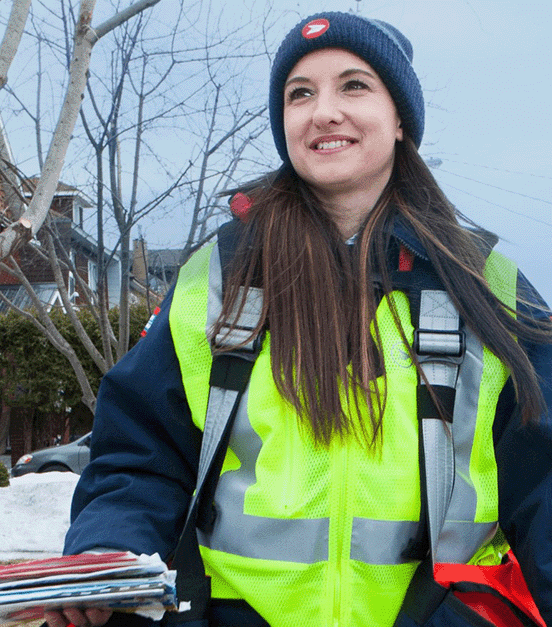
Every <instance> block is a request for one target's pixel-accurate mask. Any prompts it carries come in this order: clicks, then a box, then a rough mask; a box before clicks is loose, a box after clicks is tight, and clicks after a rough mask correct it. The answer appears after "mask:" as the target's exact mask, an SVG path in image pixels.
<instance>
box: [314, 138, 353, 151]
mask: <svg viewBox="0 0 552 627" xmlns="http://www.w3.org/2000/svg"><path fill="white" fill-rule="evenodd" d="M352 143H353V142H352V141H351V140H350V139H338V140H337V141H332V142H320V143H319V144H316V150H331V149H332V148H341V147H342V146H347V145H348V144H352Z"/></svg>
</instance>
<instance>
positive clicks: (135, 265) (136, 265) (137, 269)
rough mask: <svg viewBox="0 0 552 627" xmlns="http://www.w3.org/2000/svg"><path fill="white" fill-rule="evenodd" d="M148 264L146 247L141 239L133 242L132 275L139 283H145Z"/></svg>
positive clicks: (144, 241)
mask: <svg viewBox="0 0 552 627" xmlns="http://www.w3.org/2000/svg"><path fill="white" fill-rule="evenodd" d="M147 264H148V245H147V244H146V240H145V239H143V238H140V239H135V240H134V254H133V258H132V274H133V275H134V278H135V279H136V280H137V281H140V283H143V284H145V283H146V273H147Z"/></svg>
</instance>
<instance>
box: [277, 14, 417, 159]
mask: <svg viewBox="0 0 552 627" xmlns="http://www.w3.org/2000/svg"><path fill="white" fill-rule="evenodd" d="M321 48H343V49H345V50H349V51H350V52H352V53H354V54H356V55H357V56H359V57H360V58H361V59H364V61H366V63H368V64H369V65H371V66H372V67H373V68H374V70H375V71H376V72H377V73H378V75H379V77H380V78H381V80H382V81H383V82H384V84H385V86H386V87H387V89H388V90H389V93H390V94H391V97H392V98H393V101H394V102H395V106H396V107H397V112H398V114H399V117H400V119H401V122H402V126H403V129H404V131H405V132H406V133H407V134H408V135H409V136H410V138H411V139H412V141H413V142H414V143H415V144H416V146H418V147H419V146H420V144H421V142H422V136H423V134H424V97H423V94H422V88H421V86H420V82H419V81H418V77H417V76H416V74H415V72H414V69H413V68H412V56H413V54H412V45H411V43H410V42H409V41H408V39H407V38H406V37H405V36H404V35H403V34H402V33H401V32H399V31H398V30H397V29H396V28H395V27H394V26H391V24H387V23H386V22H382V21H380V20H372V19H367V18H364V17H360V16H358V15H354V14H352V13H340V12H328V13H317V14H316V15H311V16H310V17H307V18H306V19H304V20H302V21H301V22H299V24H297V26H295V28H293V29H292V30H291V31H290V32H289V33H288V34H287V35H286V37H285V39H284V41H283V42H282V43H281V45H280V48H279V49H278V52H277V53H276V57H275V58H274V63H273V65H272V71H271V74H270V92H269V102H268V106H269V111H270V124H271V126H272V134H273V136H274V142H275V144H276V148H277V150H278V153H279V154H280V157H282V159H283V161H284V163H285V164H289V163H290V161H289V156H288V152H287V148H286V139H285V135H284V86H285V83H286V80H287V77H288V75H289V73H290V72H291V70H292V69H293V67H294V66H295V64H296V63H297V62H298V61H299V59H301V58H302V57H304V56H305V55H306V54H308V53H309V52H313V51H314V50H320V49H321Z"/></svg>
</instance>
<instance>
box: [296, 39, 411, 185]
mask: <svg viewBox="0 0 552 627" xmlns="http://www.w3.org/2000/svg"><path fill="white" fill-rule="evenodd" d="M284 132H285V136H286V144H287V150H288V154H289V157H290V159H291V163H292V165H293V167H294V168H295V171H296V172H297V173H298V174H299V176H300V177H301V178H303V179H304V180H305V181H306V182H307V183H308V184H309V185H310V186H311V187H312V188H313V189H314V190H315V191H316V192H318V194H319V195H321V196H322V197H324V195H328V196H330V195H332V194H335V193H344V192H345V193H347V192H356V191H359V190H361V189H370V188H373V186H378V187H381V190H383V187H385V185H386V183H387V181H388V180H389V177H390V176H391V171H392V168H393V160H394V155H395V142H396V141H397V140H399V141H400V140H402V138H403V132H402V128H401V125H400V119H399V117H398V114H397V110H396V108H395V104H394V102H393V100H392V98H391V96H390V94H389V92H388V91H387V88H386V87H385V85H384V84H383V82H382V81H381V79H380V78H379V76H378V75H377V74H376V72H375V71H374V70H373V68H372V67H371V66H370V65H368V63H366V62H365V61H363V60H362V59H361V58H360V57H357V56H356V55H355V54H352V53H351V52H347V51H346V50H341V49H334V48H324V49H322V50H317V51H316V52H311V53H309V54H307V55H306V56H304V57H303V58H302V59H300V61H299V62H298V63H297V64H296V65H295V67H294V68H293V69H292V70H291V72H290V73H289V76H288V79H287V82H286V85H285V88H284Z"/></svg>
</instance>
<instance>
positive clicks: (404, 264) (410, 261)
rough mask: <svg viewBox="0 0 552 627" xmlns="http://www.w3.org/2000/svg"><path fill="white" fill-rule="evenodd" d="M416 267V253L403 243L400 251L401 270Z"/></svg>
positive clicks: (406, 270) (408, 270)
mask: <svg viewBox="0 0 552 627" xmlns="http://www.w3.org/2000/svg"><path fill="white" fill-rule="evenodd" d="M413 267H414V253H413V252H412V251H411V250H408V248H407V247H406V246H405V245H404V244H401V249H400V251H399V272H410V271H411V270H412V268H413Z"/></svg>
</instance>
